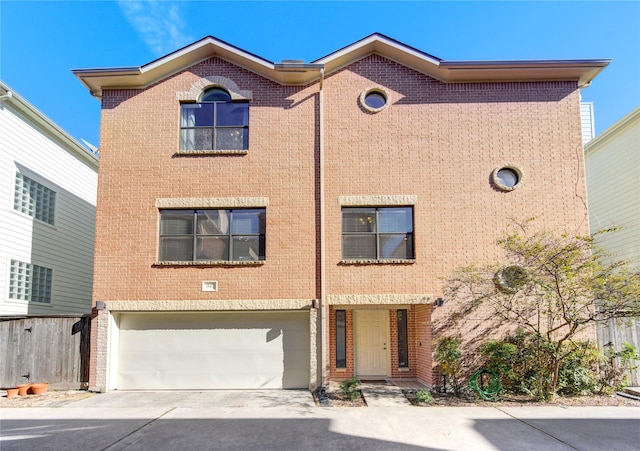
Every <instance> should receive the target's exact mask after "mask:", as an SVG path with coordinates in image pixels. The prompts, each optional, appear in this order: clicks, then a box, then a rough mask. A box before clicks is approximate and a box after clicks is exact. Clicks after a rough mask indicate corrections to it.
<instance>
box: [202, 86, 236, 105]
mask: <svg viewBox="0 0 640 451" xmlns="http://www.w3.org/2000/svg"><path fill="white" fill-rule="evenodd" d="M200 101H201V102H229V101H231V96H230V95H229V93H228V92H227V91H225V90H224V89H221V88H211V89H207V90H206V91H205V92H204V94H202V97H201V98H200Z"/></svg>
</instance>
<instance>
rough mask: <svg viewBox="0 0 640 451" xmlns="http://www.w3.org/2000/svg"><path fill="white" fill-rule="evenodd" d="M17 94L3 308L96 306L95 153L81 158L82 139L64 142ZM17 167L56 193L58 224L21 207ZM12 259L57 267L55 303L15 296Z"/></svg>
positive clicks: (5, 145) (3, 159) (6, 191)
mask: <svg viewBox="0 0 640 451" xmlns="http://www.w3.org/2000/svg"><path fill="white" fill-rule="evenodd" d="M16 101H17V99H16V95H14V97H13V98H12V99H11V100H4V101H3V102H1V103H0V180H1V181H2V182H1V184H2V185H1V186H0V237H1V239H2V243H3V244H2V247H1V248H0V314H1V315H27V314H39V315H50V314H67V313H68V314H79V313H90V311H91V285H92V275H93V241H94V230H95V204H96V185H97V161H96V158H95V157H94V156H92V155H88V158H87V156H82V158H79V157H78V155H77V152H79V151H83V152H86V151H84V150H83V149H81V148H80V145H79V144H76V145H75V146H76V147H75V148H72V147H73V146H71V147H70V146H69V145H68V144H65V143H66V142H67V139H68V138H64V139H60V138H59V137H56V134H55V133H56V128H55V126H52V125H51V124H52V123H51V122H50V121H49V120H48V119H46V118H44V117H43V116H42V114H41V113H39V112H37V110H35V108H33V107H31V106H30V105H28V106H26V107H25V103H24V102H23V101H21V103H20V107H19V108H18V107H16V103H15V102H16ZM43 123H46V124H49V125H45V126H43V125H42V124H43ZM59 133H63V132H61V131H60V132H59ZM16 172H20V173H22V174H24V175H26V176H27V177H29V178H31V179H33V180H35V181H36V182H38V183H40V184H42V185H44V186H46V187H48V188H49V189H51V190H53V191H55V192H56V206H55V224H54V225H50V224H47V223H44V222H42V221H39V220H36V219H34V218H32V217H31V216H29V215H27V214H24V213H20V212H18V211H16V210H14V208H13V204H14V196H15V180H16ZM12 259H14V260H19V261H23V262H26V263H32V264H35V265H39V266H44V267H47V268H51V269H52V270H53V285H52V296H51V304H44V303H34V302H28V301H24V300H15V299H9V272H10V266H11V260H12Z"/></svg>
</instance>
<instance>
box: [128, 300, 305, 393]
mask: <svg viewBox="0 0 640 451" xmlns="http://www.w3.org/2000/svg"><path fill="white" fill-rule="evenodd" d="M119 343H120V345H119V356H118V362H119V367H118V388H119V389H121V390H122V389H124V390H126V389H216V388H225V389H232V388H306V387H307V386H308V383H309V317H308V313H306V314H305V313H303V312H295V313H294V312H252V313H235V312H234V313H210V312H204V313H153V314H149V313H147V314H138V313H135V314H122V315H121V319H120V341H119Z"/></svg>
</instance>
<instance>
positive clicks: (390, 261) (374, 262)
mask: <svg viewBox="0 0 640 451" xmlns="http://www.w3.org/2000/svg"><path fill="white" fill-rule="evenodd" d="M415 262H416V261H415V259H403V258H387V259H383V260H375V259H363V260H356V259H354V260H341V261H340V265H344V266H350V265H413V264H414V263H415Z"/></svg>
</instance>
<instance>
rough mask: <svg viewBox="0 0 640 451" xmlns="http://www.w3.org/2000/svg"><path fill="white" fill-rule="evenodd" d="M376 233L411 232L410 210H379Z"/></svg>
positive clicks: (411, 219) (411, 218) (411, 215)
mask: <svg viewBox="0 0 640 451" xmlns="http://www.w3.org/2000/svg"><path fill="white" fill-rule="evenodd" d="M378 232H413V214H412V210H411V208H410V207H401V208H381V209H380V210H379V211H378Z"/></svg>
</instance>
